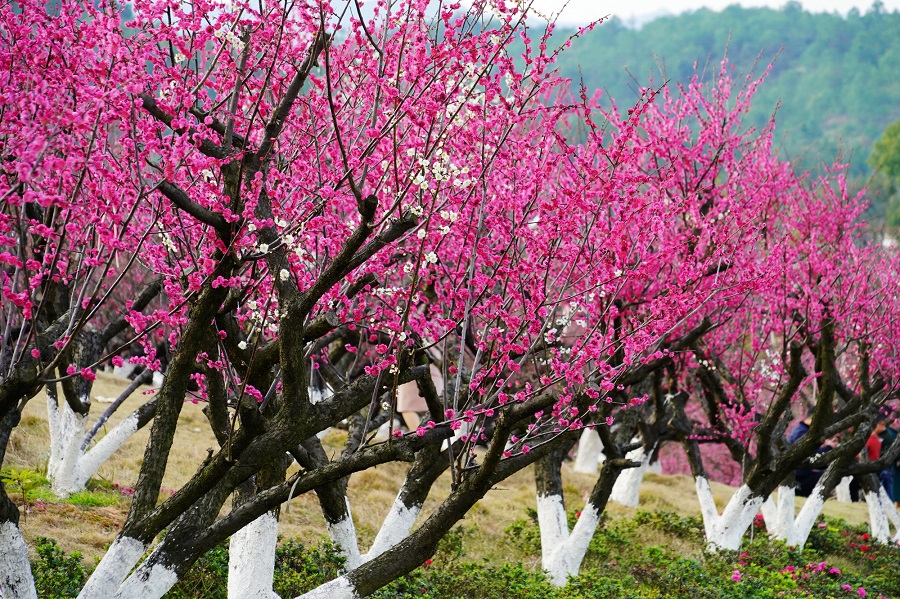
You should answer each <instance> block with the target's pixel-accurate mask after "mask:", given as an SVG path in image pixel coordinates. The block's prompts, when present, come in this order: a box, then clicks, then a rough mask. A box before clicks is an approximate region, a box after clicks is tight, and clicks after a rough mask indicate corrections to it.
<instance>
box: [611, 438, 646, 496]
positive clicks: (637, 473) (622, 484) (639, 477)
mask: <svg viewBox="0 0 900 599" xmlns="http://www.w3.org/2000/svg"><path fill="white" fill-rule="evenodd" d="M652 455H653V450H652V449H651V450H650V451H644V447H643V446H641V447H638V448H636V449H632V450H631V451H629V452H628V455H626V456H625V459H626V460H630V461H632V462H637V463H638V464H640V465H639V466H636V467H634V468H628V469H627V470H625V471H624V472H622V473H621V475H620V476H619V477H618V479H616V484H615V486H613V489H612V493H611V494H610V496H609V500H610V501H615V502H616V503H618V504H620V505H626V506H628V507H636V506H637V504H638V503H639V501H640V491H641V483H642V482H643V481H644V473H645V472H647V466H648V465H649V464H650V457H651V456H652Z"/></svg>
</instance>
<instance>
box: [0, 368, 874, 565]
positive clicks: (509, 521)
mask: <svg viewBox="0 0 900 599" xmlns="http://www.w3.org/2000/svg"><path fill="white" fill-rule="evenodd" d="M126 384H127V382H126V381H124V380H123V379H121V378H118V377H115V376H113V375H110V374H106V373H99V374H98V376H97V381H96V383H95V386H94V394H95V397H96V396H106V397H115V396H116V395H118V393H119V392H120V390H121V389H122V388H124V386H125V385H126ZM142 391H143V392H150V391H151V390H150V389H148V388H144V389H142V390H141V391H138V392H137V393H136V394H135V395H134V396H132V397H131V398H130V399H129V400H128V401H126V402H125V404H124V405H123V406H122V408H120V409H119V411H118V412H117V413H116V414H115V415H114V416H113V417H112V418H111V419H110V422H109V423H108V425H107V429H108V428H111V427H112V426H115V424H116V423H117V422H119V421H120V420H121V419H122V418H124V417H126V416H127V415H128V414H130V413H131V412H132V411H133V410H134V409H136V408H137V407H138V406H139V405H140V404H141V402H142V400H143V401H146V400H147V399H148V395H142V394H141V392H142ZM103 409H105V404H101V403H96V402H95V404H94V407H93V409H92V415H93V414H94V412H93V410H96V414H100V413H102V411H103ZM148 432H149V426H148V427H146V428H145V429H144V430H142V431H139V432H138V433H137V434H135V435H134V437H133V438H132V439H130V440H129V441H128V442H127V443H126V445H125V446H124V447H123V448H122V449H121V450H120V451H119V452H118V453H116V454H115V455H114V456H113V457H112V458H111V459H110V460H109V461H108V462H107V463H106V464H104V465H103V466H102V467H101V468H100V470H99V471H98V474H97V477H95V479H94V480H93V481H92V482H91V484H90V485H89V488H88V489H87V490H86V491H83V492H81V493H76V494H74V495H72V496H71V497H69V498H68V499H66V500H61V499H57V498H55V497H54V496H53V494H52V492H50V490H49V488H48V487H47V486H46V485H43V486H40V487H38V488H36V489H33V490H32V491H31V494H30V500H29V503H31V504H33V507H32V508H31V510H30V512H31V513H29V514H28V517H27V521H25V522H24V523H23V525H22V528H23V532H24V534H25V537H26V539H27V540H28V541H29V543H34V541H35V539H36V538H38V537H50V538H53V539H56V540H57V541H58V543H59V546H60V548H62V549H63V550H64V551H65V552H67V553H71V552H73V551H78V552H80V553H81V554H82V556H83V558H84V560H85V561H86V562H87V563H93V562H94V561H95V560H98V559H99V558H100V557H101V556H102V555H103V553H104V552H105V550H106V547H107V546H108V545H109V543H110V542H111V541H112V540H113V538H114V536H115V534H116V532H117V531H118V529H119V528H120V527H121V525H122V523H123V522H124V521H125V517H126V515H127V513H128V508H129V497H128V496H127V488H128V487H132V486H133V485H134V484H135V482H136V480H137V474H138V471H139V468H140V463H141V459H142V456H143V450H144V445H145V443H146V441H147V437H148ZM344 434H345V433H343V432H342V431H332V432H330V433H329V435H328V436H326V438H325V440H324V443H325V446H326V449H327V450H328V451H330V452H333V453H338V452H339V451H340V447H341V443H342V440H343V435H344ZM216 447H217V444H216V442H215V439H214V438H213V436H212V433H211V432H210V431H209V426H208V425H207V422H206V417H205V416H204V415H203V413H202V405H197V404H193V403H190V402H186V403H185V405H184V408H183V411H182V414H181V421H180V425H179V428H178V432H177V433H176V436H175V442H174V446H173V449H172V452H171V456H170V459H169V464H168V468H167V471H166V476H165V479H164V480H163V487H164V490H165V492H167V493H170V492H172V491H173V490H174V489H177V488H179V487H180V486H181V485H183V484H184V483H185V482H186V481H187V480H189V479H190V477H191V476H192V475H193V474H194V472H195V471H196V469H197V468H198V467H199V465H200V464H201V463H202V461H203V459H205V458H206V456H207V450H208V449H214V448H216ZM48 457H49V429H48V426H47V420H46V398H45V397H44V396H43V395H39V396H37V397H35V399H33V400H32V401H31V402H30V403H29V404H28V406H26V409H25V412H24V414H23V418H22V421H21V424H20V425H19V426H18V427H17V428H16V430H15V431H14V433H13V435H12V438H11V439H10V446H9V450H8V453H7V460H6V464H4V466H8V467H12V468H32V469H37V470H45V469H46V464H47V460H48ZM407 468H408V465H407V464H386V465H383V466H379V467H376V468H372V469H370V470H367V471H365V472H361V473H359V474H356V475H354V476H353V477H351V480H350V488H349V496H350V501H351V506H352V510H353V517H354V521H355V523H356V526H357V531H358V534H359V537H360V547H361V549H362V550H363V551H365V548H367V547H368V545H369V544H370V543H371V542H372V540H373V539H374V538H375V535H376V534H377V532H378V529H379V527H380V526H381V521H382V519H383V518H384V515H385V514H386V513H387V511H388V509H389V507H390V506H391V504H392V503H393V501H394V498H395V497H396V494H397V491H398V490H399V487H400V485H401V484H402V481H403V477H404V475H405V473H406V470H407ZM563 468H564V473H563V478H564V481H565V484H564V496H565V501H566V506H567V507H568V508H569V510H578V509H581V507H582V506H583V505H584V501H585V500H586V499H587V497H588V495H589V494H590V491H591V488H592V487H593V484H594V482H595V477H594V476H591V475H587V474H578V473H574V472H572V471H571V470H570V469H569V467H568V466H567V465H566V466H564V467H563ZM712 488H713V494H714V496H715V498H716V503H717V504H718V506H719V508H720V509H721V508H722V507H724V505H725V503H726V502H727V501H728V498H729V497H730V496H731V494H732V493H733V491H734V489H732V488H731V487H728V486H726V485H720V484H716V483H713V484H712ZM449 492H450V485H449V479H448V476H446V475H445V476H444V477H442V478H441V479H439V481H438V482H437V484H436V485H435V487H434V489H433V490H432V493H431V495H430V496H429V498H428V501H427V502H426V504H425V508H424V510H423V516H420V519H421V518H424V517H426V516H427V514H429V513H430V512H431V511H432V510H433V509H434V508H435V507H437V505H439V503H440V501H442V500H443V499H444V498H445V497H446V496H447V495H448V494H449ZM11 497H12V498H13V500H14V501H17V502H19V503H20V504H21V497H20V496H17V495H16V494H11ZM801 504H802V500H800V499H798V507H799V506H800V505H801ZM534 505H535V487H534V475H533V473H532V470H531V469H527V470H525V471H523V472H520V473H518V474H517V475H515V476H513V477H511V478H510V479H508V480H506V481H504V482H503V483H502V484H500V485H498V486H497V487H496V488H494V489H492V490H491V491H489V492H488V494H487V495H486V496H485V498H484V499H483V500H482V501H480V502H479V503H478V504H477V505H476V506H475V508H474V509H473V510H472V511H471V512H470V513H469V514H468V515H467V516H466V518H465V519H464V520H463V521H462V522H461V523H460V525H461V526H462V527H463V530H464V531H465V547H466V552H467V555H468V558H469V559H476V560H477V559H481V558H485V557H490V556H495V555H498V554H500V553H501V552H502V555H504V557H505V558H508V559H511V560H516V559H520V560H525V561H527V560H534V558H533V557H532V556H530V555H528V554H526V553H525V552H522V551H520V550H518V548H517V547H516V545H515V544H514V543H508V544H507V545H508V546H504V547H503V548H502V549H498V542H499V541H498V540H499V539H503V538H505V537H506V535H505V533H504V530H506V529H507V528H509V527H510V526H512V525H513V524H514V523H516V521H518V520H521V519H522V518H523V517H524V516H525V514H526V510H527V509H528V508H534ZM638 509H639V510H650V511H664V512H672V513H675V514H678V515H680V516H698V515H699V513H700V512H699V507H698V504H697V499H696V495H695V492H694V482H693V480H692V479H691V478H690V477H686V476H664V475H655V474H647V475H646V477H645V479H644V483H643V485H642V486H641V494H640V506H639V508H638ZM636 512H637V510H636V509H635V508H628V507H624V506H620V505H617V504H610V505H609V507H608V509H607V513H608V515H609V516H610V518H612V519H613V520H617V519H624V518H633V517H634V516H635V514H636ZM824 513H825V514H826V515H828V516H831V517H835V518H843V519H844V520H846V521H847V522H848V523H850V524H853V525H855V524H859V523H865V522H867V521H868V512H867V510H866V506H865V505H864V504H840V503H835V502H828V503H826V505H825V510H824ZM325 531H326V529H325V522H324V519H323V518H322V515H321V513H320V511H319V506H318V500H317V499H316V497H315V495H314V494H312V493H309V494H306V495H304V496H301V497H297V498H295V499H293V500H292V501H291V502H290V505H289V506H287V507H286V508H284V509H282V515H281V524H280V533H281V535H282V538H283V539H297V540H299V541H300V542H302V543H304V544H307V545H310V546H312V545H315V544H316V543H318V541H319V540H320V539H322V538H323V536H324V535H325V534H326V532H325ZM644 533H646V534H647V535H650V537H648V539H647V541H648V542H650V543H651V544H654V543H658V544H664V543H669V542H673V543H677V542H679V541H677V539H676V540H671V539H668V538H666V537H665V536H664V535H662V534H661V533H659V532H658V531H655V530H648V531H644V532H642V534H644ZM654 539H655V540H654ZM688 549H689V548H688V547H687V546H685V550H688Z"/></svg>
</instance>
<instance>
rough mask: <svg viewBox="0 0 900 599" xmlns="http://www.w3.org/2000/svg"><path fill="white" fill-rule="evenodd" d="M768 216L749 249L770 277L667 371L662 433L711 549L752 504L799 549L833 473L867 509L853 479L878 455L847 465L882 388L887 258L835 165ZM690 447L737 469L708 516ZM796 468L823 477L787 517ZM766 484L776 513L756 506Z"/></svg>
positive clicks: (892, 389)
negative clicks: (719, 449) (705, 446)
mask: <svg viewBox="0 0 900 599" xmlns="http://www.w3.org/2000/svg"><path fill="white" fill-rule="evenodd" d="M773 183H774V180H773ZM772 208H773V210H772V212H771V213H770V214H769V215H768V216H767V218H766V234H765V237H764V239H763V243H762V244H761V245H759V246H758V249H759V250H760V254H759V260H761V261H765V263H766V264H767V265H768V266H769V267H770V268H771V269H772V271H771V272H772V275H771V276H769V277H768V278H767V279H766V284H765V285H761V286H760V287H758V288H757V290H756V292H755V293H754V294H752V295H751V296H749V297H748V298H747V300H746V301H745V303H744V304H743V306H742V308H741V309H740V310H739V311H736V312H735V313H734V316H733V317H732V318H731V319H730V320H728V321H727V322H725V323H723V324H722V326H720V327H718V328H717V329H716V330H715V331H712V332H711V333H710V334H708V335H706V336H705V337H704V338H703V339H702V340H699V341H698V342H697V343H696V344H695V345H694V346H693V347H692V348H691V352H689V353H687V354H685V355H684V356H681V357H680V359H679V364H678V369H679V371H680V373H681V375H682V378H681V381H680V384H681V391H682V392H684V393H686V394H688V395H690V396H691V400H690V401H689V403H688V404H687V409H686V410H683V411H682V412H681V414H680V416H679V418H677V419H676V424H675V426H676V428H678V429H679V430H680V432H681V434H682V438H683V445H684V447H685V450H686V452H687V455H688V459H689V462H690V465H691V469H692V472H693V474H694V476H695V478H696V481H697V493H698V497H699V500H700V504H701V508H702V514H703V519H704V526H705V528H706V534H707V539H708V541H709V542H710V545H711V546H713V547H720V548H726V549H737V548H738V546H739V543H740V539H741V536H742V535H743V533H744V531H745V530H746V529H747V528H748V527H749V525H750V523H751V521H752V519H753V517H754V516H755V515H756V513H757V512H758V511H759V510H760V509H762V510H763V513H764V515H765V517H766V522H767V524H768V526H769V530H770V532H771V533H772V534H773V535H774V536H776V537H778V538H782V539H784V540H785V541H786V542H788V543H790V544H791V545H802V544H803V543H804V542H805V540H806V538H807V536H808V534H809V531H810V528H811V527H812V525H813V523H814V522H815V519H816V517H817V516H818V514H819V513H820V511H821V508H822V504H823V503H824V501H825V498H826V497H827V496H828V495H829V494H830V492H831V491H832V490H833V489H834V487H835V485H836V484H837V483H838V482H839V481H840V479H841V478H842V477H843V476H845V475H848V474H852V475H857V476H860V477H863V483H864V486H865V488H866V489H867V490H868V492H869V493H871V494H872V498H873V500H876V499H877V498H878V497H880V493H879V492H878V489H879V486H878V485H877V481H875V482H874V484H873V482H872V476H869V475H867V473H868V474H870V473H872V472H874V471H877V470H878V469H880V468H882V467H883V464H884V463H886V462H887V461H888V460H890V459H891V455H885V456H884V459H883V460H880V461H879V462H878V463H871V464H864V463H857V462H856V461H855V459H856V456H857V454H858V453H859V451H860V450H861V449H862V447H863V445H864V444H865V441H866V439H867V438H868V436H869V433H870V431H871V427H872V420H873V418H874V417H875V416H876V415H877V414H878V412H879V410H880V409H882V407H883V406H884V405H885V404H886V403H888V402H891V401H892V400H893V398H894V397H895V393H896V385H897V380H896V364H895V363H894V360H895V359H896V352H895V349H894V348H893V347H892V346H891V344H890V343H889V342H888V339H889V338H890V337H891V336H892V335H893V334H894V332H893V331H894V329H895V328H896V323H897V318H896V313H895V311H896V307H895V302H894V301H893V295H895V290H896V287H895V285H896V283H895V282H894V278H895V276H896V275H895V272H896V271H895V269H894V268H893V263H895V261H896V257H895V256H894V255H893V254H892V253H891V252H886V251H884V250H882V249H881V248H873V247H870V246H867V245H866V244H865V241H866V240H865V236H864V235H863V234H862V233H863V228H862V225H861V224H860V223H859V221H858V218H859V216H860V214H861V213H862V211H863V210H864V208H865V204H864V202H863V201H862V198H861V197H860V196H849V195H848V194H847V191H846V187H845V184H844V180H843V177H842V176H841V175H840V171H839V169H837V171H836V172H835V173H834V174H832V175H829V176H826V177H824V178H823V179H821V180H819V181H816V182H814V183H810V182H809V181H805V180H802V179H796V180H793V181H792V180H791V179H790V178H788V179H786V185H785V186H783V187H781V188H780V191H779V201H778V203H777V204H774V205H773V206H772ZM808 410H811V414H812V420H811V424H810V427H809V432H807V433H806V434H805V435H803V436H802V437H800V438H799V439H797V440H796V441H795V442H794V443H792V444H788V443H787V442H786V439H785V431H786V429H787V427H788V424H789V423H790V422H791V420H792V418H793V414H795V413H800V414H802V415H804V416H805V415H806V413H807V411H808ZM688 416H691V417H692V419H693V421H691V419H690V418H688ZM703 442H711V443H721V444H722V445H723V446H724V447H725V448H726V449H727V451H728V452H729V453H730V454H731V456H732V458H733V459H734V460H735V461H736V462H737V463H738V464H740V466H741V471H742V480H741V484H740V487H739V488H738V491H737V492H736V493H735V495H734V496H733V497H732V499H731V500H730V502H729V503H728V505H727V506H726V508H725V511H724V512H723V513H722V514H719V513H718V511H717V509H716V507H715V504H714V502H713V499H712V494H711V491H710V488H709V484H708V480H707V477H706V474H705V471H704V468H703V461H702V458H701V455H700V452H699V445H700V443H703ZM891 453H892V454H894V453H896V452H891ZM798 468H819V469H824V470H825V472H824V474H823V476H822V477H821V478H820V479H819V481H818V484H817V485H816V487H815V488H814V489H813V491H812V493H811V495H810V498H809V499H808V500H807V501H806V503H805V504H804V507H803V509H802V510H801V512H800V514H799V515H796V517H795V514H794V487H795V481H794V472H795V470H797V469H798ZM864 475H866V476H864ZM776 489H778V501H777V504H776V503H775V502H774V500H772V499H769V496H770V495H771V494H772V493H773V492H774V491H776ZM764 502H765V503H764ZM881 520H882V521H883V520H884V518H883V512H882V517H881ZM885 540H886V539H885Z"/></svg>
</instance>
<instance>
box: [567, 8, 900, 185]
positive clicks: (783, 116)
mask: <svg viewBox="0 0 900 599" xmlns="http://www.w3.org/2000/svg"><path fill="white" fill-rule="evenodd" d="M572 33H573V31H571V30H557V31H556V32H555V34H554V38H555V40H557V41H560V42H561V41H562V40H563V39H564V38H565V37H567V36H568V35H571V34H572ZM726 54H727V57H728V60H729V61H730V63H731V66H732V68H733V69H734V71H735V73H736V74H745V73H748V72H753V73H756V74H761V73H763V72H764V71H765V69H766V66H767V65H768V64H769V63H770V62H771V61H773V60H774V63H773V66H772V71H771V74H770V76H769V77H768V79H767V80H766V82H765V84H764V85H763V86H762V87H761V88H760V91H759V93H758V95H757V96H756V99H755V102H754V108H753V112H752V114H751V118H750V119H749V122H750V123H752V124H754V125H757V126H758V125H761V124H763V123H764V122H765V121H766V119H767V118H768V117H769V115H770V114H771V113H772V111H773V110H774V109H775V108H776V106H778V105H779V103H780V107H779V108H778V117H777V138H778V140H779V142H780V144H781V145H782V149H783V152H784V153H785V155H786V156H790V157H791V158H793V159H801V160H802V163H803V165H804V166H805V167H811V166H812V167H814V166H816V165H817V164H818V163H819V161H826V162H830V161H831V160H832V159H833V158H834V156H835V155H836V153H837V152H838V151H839V150H840V149H843V151H844V155H845V156H846V155H850V153H852V164H853V167H852V173H853V174H854V175H856V176H865V175H867V174H868V170H869V169H868V166H867V165H866V164H865V161H866V158H867V157H868V154H869V151H870V149H871V146H872V143H873V142H874V141H875V140H876V139H878V137H880V136H881V134H882V132H883V130H884V128H885V127H886V126H887V125H888V124H889V123H891V122H893V121H895V120H898V119H900V14H898V13H897V12H886V11H885V10H884V9H883V7H881V5H880V4H876V5H875V6H874V7H873V8H872V9H870V10H869V11H867V12H865V13H860V12H859V11H852V12H851V13H850V14H849V15H848V16H847V18H843V17H841V16H839V15H837V14H812V13H808V12H804V11H803V10H802V9H801V8H800V6H799V4H797V3H789V4H787V5H786V6H785V7H784V8H783V9H781V10H772V9H767V8H741V7H739V6H737V5H734V6H730V7H728V8H727V9H725V10H724V11H722V12H713V11H711V10H705V9H704V10H698V11H695V12H690V13H686V14H682V15H678V16H668V17H663V18H659V19H655V20H653V21H651V22H649V23H647V24H646V25H644V26H643V27H642V28H640V29H638V30H634V29H629V28H627V27H625V25H624V24H623V23H622V22H621V21H619V20H617V19H615V18H612V19H611V20H609V21H607V22H606V23H604V24H602V25H600V26H598V27H596V28H595V29H594V31H592V32H589V33H587V34H586V35H584V36H583V37H582V38H580V39H577V40H575V41H574V42H573V44H572V47H571V48H570V49H569V50H567V51H565V52H563V53H562V54H561V58H560V61H559V65H558V66H559V69H560V71H561V72H562V73H563V74H565V75H566V76H568V77H571V78H572V79H573V80H574V81H576V82H577V81H578V79H579V77H582V78H583V80H584V83H585V85H586V86H587V87H588V88H589V89H591V90H593V89H602V90H605V92H606V94H607V97H612V98H614V99H615V100H616V102H617V103H618V104H619V105H620V106H623V105H627V104H629V103H631V102H633V101H634V100H635V99H636V98H637V89H638V87H639V86H645V85H647V84H648V82H649V81H651V79H652V82H653V84H654V85H659V84H661V83H663V82H665V81H669V83H670V84H677V83H685V82H687V81H689V80H690V78H691V76H692V74H693V69H694V64H695V63H696V64H697V65H698V68H699V69H700V70H703V69H704V67H706V69H707V70H713V71H715V70H717V69H718V67H719V62H720V61H721V59H722V57H723V56H725V55H726Z"/></svg>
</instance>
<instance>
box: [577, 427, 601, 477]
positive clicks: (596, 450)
mask: <svg viewBox="0 0 900 599" xmlns="http://www.w3.org/2000/svg"><path fill="white" fill-rule="evenodd" d="M602 457H603V443H601V442H600V435H598V434H597V431H595V430H594V429H592V428H585V429H584V430H583V431H582V432H581V437H580V438H579V439H578V452H577V453H576V454H575V464H574V465H573V466H572V470H574V471H575V472H581V473H584V474H597V469H598V465H599V464H600V460H601V459H602Z"/></svg>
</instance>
